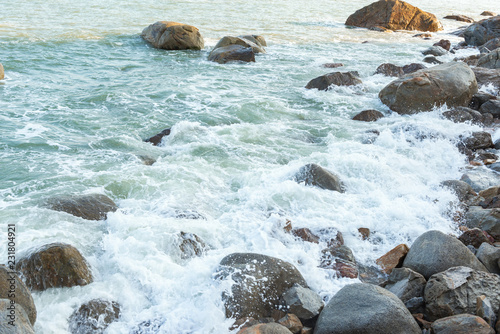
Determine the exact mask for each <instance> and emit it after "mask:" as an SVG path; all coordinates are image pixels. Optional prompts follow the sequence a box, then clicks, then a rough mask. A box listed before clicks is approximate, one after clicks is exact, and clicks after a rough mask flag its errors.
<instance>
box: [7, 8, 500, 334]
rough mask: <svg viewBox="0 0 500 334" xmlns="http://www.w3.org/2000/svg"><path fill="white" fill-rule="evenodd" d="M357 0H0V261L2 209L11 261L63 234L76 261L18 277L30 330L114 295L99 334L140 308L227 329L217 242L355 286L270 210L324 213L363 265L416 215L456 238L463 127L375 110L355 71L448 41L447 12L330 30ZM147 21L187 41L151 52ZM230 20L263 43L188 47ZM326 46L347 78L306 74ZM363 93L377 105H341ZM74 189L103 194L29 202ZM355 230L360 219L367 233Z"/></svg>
mask: <svg viewBox="0 0 500 334" xmlns="http://www.w3.org/2000/svg"><path fill="white" fill-rule="evenodd" d="M370 2H371V1H360V0H355V1H326V0H317V1H311V2H303V1H297V0H290V1H276V0H274V1H261V0H256V1H251V2H249V1H239V0H238V1H222V0H213V1H211V0H205V1H199V0H198V1H192V0H185V1H177V0H171V1H151V0H141V1H137V0H136V1H133V0H128V1H118V0H108V1H97V0H90V1H80V0H78V1H71V2H70V1H60V0H43V1H42V0H30V1H6V0H0V63H2V64H3V65H4V67H5V73H6V77H5V79H4V80H2V81H0V129H1V131H0V137H1V139H0V195H1V196H0V221H1V223H2V235H3V237H2V236H0V237H1V238H4V241H0V245H1V249H2V251H1V252H0V255H1V257H0V262H1V263H5V262H6V261H7V255H6V254H7V252H6V250H7V225H8V224H15V225H16V228H17V235H16V247H17V255H18V258H19V257H21V256H22V255H23V254H25V253H26V252H28V251H29V250H30V249H32V248H33V247H37V246H41V245H44V244H48V243H52V242H64V243H68V244H71V245H73V246H75V247H76V248H77V249H79V250H80V252H81V253H82V254H83V255H84V257H85V258H86V259H87V260H88V262H89V264H90V266H91V268H92V272H93V275H94V282H93V283H91V284H89V285H87V286H82V287H80V286H77V287H72V288H52V289H48V290H45V291H43V292H34V293H33V297H34V300H35V303H36V307H37V310H38V318H37V321H36V324H35V330H36V332H37V333H68V318H69V316H70V315H71V314H72V312H73V311H74V310H75V309H77V308H78V307H79V306H80V305H81V304H82V303H85V302H87V301H89V300H91V299H94V298H103V299H106V300H114V301H116V302H118V303H119V304H120V305H121V316H120V319H119V320H118V321H117V322H114V323H112V324H111V325H110V326H109V327H108V330H107V333H129V332H130V331H132V330H134V328H137V326H138V324H140V323H142V322H149V323H150V324H151V325H150V328H152V331H151V333H156V332H158V333H205V334H206V333H230V330H229V329H228V328H229V327H230V326H231V324H232V323H233V321H234V320H232V319H226V318H225V312H224V305H223V302H222V300H221V293H222V291H223V290H224V289H227V286H226V285H227V284H220V283H218V282H216V281H214V280H213V274H214V272H215V270H216V268H217V265H218V263H219V262H220V260H221V259H222V258H223V257H224V256H226V255H228V254H231V253H234V252H255V253H261V254H265V255H269V256H274V257H278V258H280V259H282V260H285V261H288V262H290V263H292V264H293V265H295V266H296V267H297V268H298V269H299V271H300V272H301V273H302V275H303V276H304V278H305V279H306V281H307V282H308V284H309V285H310V287H311V288H312V289H313V290H314V291H316V292H317V293H318V294H319V295H320V296H321V297H322V298H323V299H324V300H325V301H328V300H329V299H330V298H331V297H332V296H333V295H334V294H335V293H336V292H337V291H338V290H339V289H340V288H342V287H343V286H344V285H346V284H351V283H354V282H358V280H353V279H347V278H338V277H336V275H335V273H334V272H333V271H332V270H328V269H322V268H319V267H318V265H319V261H320V258H321V250H322V249H323V248H324V247H325V244H324V243H320V244H313V243H308V242H304V241H302V240H297V239H295V238H294V237H293V236H292V235H290V234H288V233H286V232H285V231H284V229H283V227H284V226H285V224H286V221H287V220H289V221H290V222H291V224H292V226H293V227H294V228H301V227H307V228H309V229H311V230H312V231H313V232H315V233H318V232H319V231H320V230H321V229H325V228H334V229H337V230H338V231H340V232H341V233H342V234H343V236H344V239H345V243H346V245H347V246H348V247H350V248H351V249H352V250H353V252H354V255H355V257H356V260H357V261H358V262H359V263H362V264H366V265H373V264H374V261H375V259H377V258H378V257H380V256H381V255H383V254H385V253H386V252H387V251H389V250H390V249H392V248H393V247H395V246H396V245H398V244H400V243H406V244H408V245H411V243H412V242H413V241H414V240H415V238H417V237H418V236H419V235H420V234H422V233H423V232H425V231H428V230H431V229H436V230H440V231H443V232H445V233H452V234H456V233H457V228H456V223H455V222H454V221H453V220H452V218H451V217H450V212H453V210H454V208H455V205H456V203H457V199H456V197H455V195H454V194H452V193H451V192H450V190H448V189H445V188H442V187H441V186H440V183H441V182H442V181H444V180H448V179H458V178H460V176H461V175H462V173H463V172H464V166H466V165H467V163H466V158H465V157H464V156H463V155H462V154H460V153H459V151H458V149H457V148H456V143H457V142H458V140H459V137H460V136H461V135H467V134H470V133H471V132H473V131H478V130H480V128H479V127H478V126H474V125H470V124H455V123H452V122H451V121H448V120H445V119H443V118H442V116H441V113H442V111H443V110H444V108H441V109H436V110H434V111H431V112H426V113H421V114H418V115H413V116H400V115H398V114H395V113H391V112H390V111H389V110H388V108H387V107H386V106H384V105H383V104H382V103H381V102H380V100H379V99H378V92H379V91H380V90H381V89H382V88H383V87H384V86H385V85H387V84H388V83H389V82H390V81H391V80H393V78H390V77H385V76H383V75H380V74H378V75H374V72H375V69H376V68H377V67H378V66H379V65H380V64H382V63H385V62H391V63H394V64H396V65H401V66H402V65H406V64H409V63H412V62H421V61H422V58H423V55H422V54H421V51H422V50H424V49H426V48H427V47H429V46H431V45H432V43H434V42H437V41H438V40H440V39H442V38H444V39H449V40H451V41H452V43H454V44H455V43H458V42H459V41H461V40H462V39H461V38H458V37H456V36H454V35H450V34H449V33H450V32H452V31H454V30H456V29H457V28H459V27H461V26H463V25H464V23H462V22H457V21H451V20H444V19H441V22H442V23H443V25H444V31H441V32H438V33H434V34H433V37H432V39H431V40H423V39H421V38H416V37H412V36H413V35H414V34H415V33H416V32H394V33H379V32H374V31H369V30H366V29H348V28H346V27H345V25H344V22H345V20H346V19H347V17H348V16H349V15H350V14H351V13H353V12H354V11H356V10H357V9H359V8H361V7H363V6H365V5H367V4H369V3H370ZM412 4H413V5H416V6H418V7H420V8H422V9H423V10H426V11H429V12H432V13H434V14H436V15H437V16H438V17H439V18H442V17H444V16H445V15H449V14H464V15H468V16H471V17H472V18H474V19H480V18H482V17H480V16H479V14H480V13H481V12H482V11H483V10H496V11H499V10H500V8H491V6H492V5H493V3H492V2H491V1H486V0H478V1H474V2H473V3H472V2H470V1H453V2H444V1H430V0H416V1H413V2H412ZM159 20H168V21H177V22H182V23H187V24H191V25H194V26H196V27H198V28H199V29H200V32H201V34H202V35H203V37H204V39H205V48H204V49H203V50H201V51H165V50H157V49H154V48H152V47H151V46H150V45H148V44H146V43H145V42H144V41H143V40H142V39H141V37H140V32H141V31H142V29H144V28H145V27H147V26H148V25H149V24H151V23H154V22H155V21H159ZM242 34H258V35H263V36H264V37H265V38H266V40H267V43H268V46H267V47H266V50H267V53H266V54H259V55H257V56H256V62H255V63H249V64H246V63H245V64H242V63H230V64H224V65H220V64H217V63H213V62H209V61H207V55H208V53H209V52H210V50H211V48H212V47H213V46H214V45H215V44H216V43H217V41H218V40H219V39H220V38H222V37H223V36H226V35H233V36H236V35H242ZM363 42H366V43H363ZM474 53H477V51H475V50H473V49H465V50H459V51H457V53H456V54H455V55H452V54H450V55H447V56H444V57H441V58H442V60H444V61H451V60H452V59H453V58H454V57H459V56H468V55H471V54H474ZM331 62H338V63H342V64H344V66H343V67H341V68H339V69H338V70H340V71H358V72H359V74H360V77H361V80H362V81H363V84H362V85H358V86H353V87H334V88H333V89H331V90H330V91H318V90H306V89H305V88H304V86H305V85H306V84H307V82H308V81H309V80H311V79H313V78H315V77H317V76H319V75H323V74H326V73H329V72H332V71H335V70H332V69H327V68H324V67H322V64H324V63H331ZM365 109H377V110H379V111H381V112H383V113H384V114H385V116H386V117H385V118H383V119H381V120H379V121H377V122H376V123H365V122H359V121H353V120H351V119H352V117H353V116H354V115H356V114H357V113H359V112H360V111H362V110H365ZM165 128H171V129H172V131H171V134H170V135H169V136H168V137H165V139H164V140H163V142H162V144H161V145H160V146H158V147H155V146H153V145H151V144H149V143H146V142H144V139H145V138H148V137H150V136H153V135H155V134H156V133H158V132H160V131H161V130H163V129H165ZM371 130H377V131H379V132H380V135H379V136H378V137H377V138H376V139H374V138H373V137H370V135H369V131H371ZM144 157H147V158H148V159H155V160H156V162H155V163H154V164H153V165H151V166H150V165H146V164H144V163H143V159H144ZM308 163H316V164H319V165H321V166H323V167H324V168H327V169H328V170H330V171H332V172H333V173H335V174H337V175H338V176H339V177H340V179H341V180H342V181H343V182H344V184H345V186H346V189H347V191H346V192H345V193H343V194H341V193H338V192H333V191H328V190H323V189H319V188H315V187H310V186H305V185H304V184H297V183H296V182H294V181H293V175H294V173H296V172H297V171H298V170H299V168H300V167H301V166H303V165H305V164H308ZM90 193H101V194H105V195H107V196H109V197H110V198H112V199H113V200H114V201H115V202H116V203H117V204H118V206H119V210H118V211H116V212H114V213H110V214H108V218H107V219H106V220H105V221H97V222H96V221H87V220H84V219H81V218H78V217H74V216H71V215H69V214H67V213H63V212H56V211H53V210H50V209H47V208H46V207H44V205H43V202H44V201H45V200H46V199H48V198H50V197H53V196H60V195H71V194H90ZM178 212H193V213H197V214H200V215H202V216H203V218H204V219H185V218H179V217H178V215H177V213H178ZM360 227H366V228H369V229H370V230H371V231H372V235H371V238H370V239H369V240H362V239H361V238H360V236H359V234H358V228H360ZM181 231H182V232H187V233H193V234H196V235H197V236H198V237H199V238H201V239H202V240H203V241H204V242H205V244H206V245H207V248H208V250H207V251H206V252H205V253H204V254H203V256H201V257H195V258H192V259H184V258H183V257H182V256H181V253H180V250H179V248H178V240H179V233H180V232H181Z"/></svg>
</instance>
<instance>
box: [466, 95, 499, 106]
mask: <svg viewBox="0 0 500 334" xmlns="http://www.w3.org/2000/svg"><path fill="white" fill-rule="evenodd" d="M495 99H496V97H495V96H493V95H491V94H487V93H476V94H474V96H473V97H472V100H471V102H470V104H469V108H472V109H474V110H479V109H480V108H481V106H482V105H483V104H485V103H486V102H488V101H490V100H495Z"/></svg>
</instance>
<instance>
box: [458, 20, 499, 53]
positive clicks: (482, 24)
mask: <svg viewBox="0 0 500 334" xmlns="http://www.w3.org/2000/svg"><path fill="white" fill-rule="evenodd" d="M463 35H464V38H465V42H466V43H467V44H469V45H474V46H480V45H483V44H484V43H486V42H488V41H489V40H490V39H493V38H497V37H500V15H499V16H494V17H491V18H488V19H484V20H481V21H479V22H476V23H474V24H471V25H470V26H468V27H467V29H465V31H464V33H463Z"/></svg>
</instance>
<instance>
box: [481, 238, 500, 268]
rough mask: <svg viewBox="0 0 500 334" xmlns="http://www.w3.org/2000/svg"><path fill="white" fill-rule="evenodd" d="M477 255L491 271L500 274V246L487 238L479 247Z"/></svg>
mask: <svg viewBox="0 0 500 334" xmlns="http://www.w3.org/2000/svg"><path fill="white" fill-rule="evenodd" d="M476 256H477V258H478V259H479V261H481V262H482V263H483V264H484V266H485V267H486V269H488V270H489V271H490V272H491V273H495V274H499V275H500V268H499V267H498V261H499V260H500V248H497V247H495V246H493V245H492V244H491V242H490V241H489V240H487V241H485V242H483V243H482V244H481V246H480V247H479V248H478V250H477V253H476Z"/></svg>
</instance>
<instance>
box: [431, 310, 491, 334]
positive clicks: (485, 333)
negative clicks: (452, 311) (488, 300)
mask: <svg viewBox="0 0 500 334" xmlns="http://www.w3.org/2000/svg"><path fill="white" fill-rule="evenodd" d="M432 333H434V334H452V333H453V334H495V331H494V330H493V328H491V327H490V326H489V325H488V324H487V323H486V321H484V320H483V319H481V318H480V317H478V316H475V315H472V314H459V315H454V316H451V317H446V318H442V319H438V320H436V321H435V322H434V323H432Z"/></svg>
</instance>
